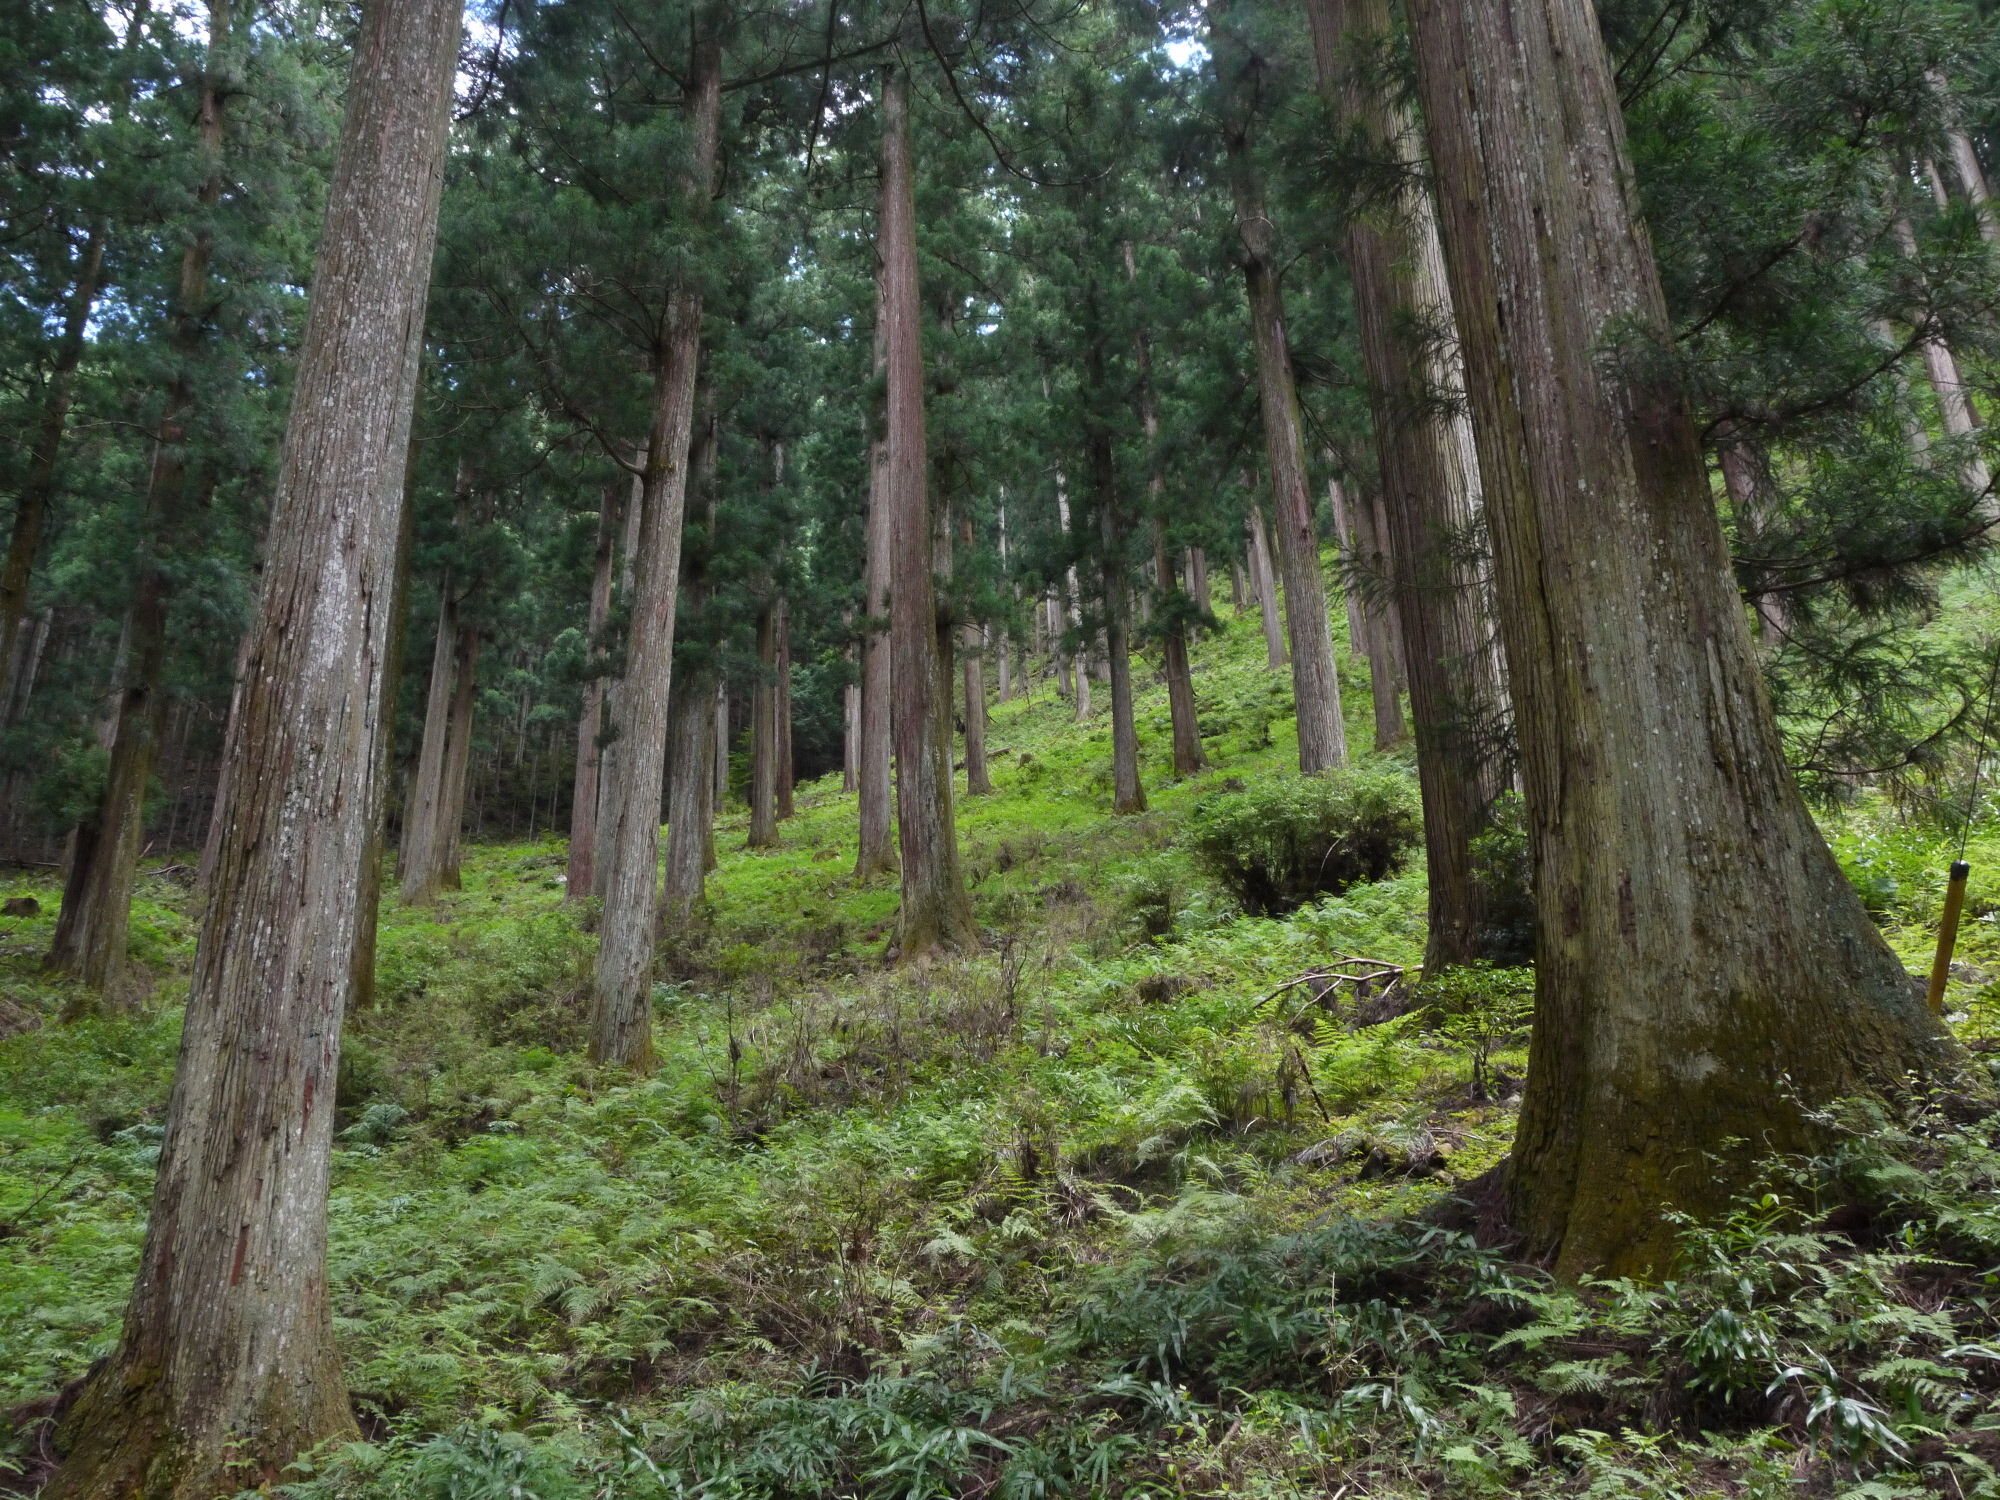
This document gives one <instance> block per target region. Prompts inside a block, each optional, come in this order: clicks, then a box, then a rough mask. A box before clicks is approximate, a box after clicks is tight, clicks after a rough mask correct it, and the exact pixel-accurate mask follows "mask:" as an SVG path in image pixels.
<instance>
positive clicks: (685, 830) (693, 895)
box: [660, 671, 715, 935]
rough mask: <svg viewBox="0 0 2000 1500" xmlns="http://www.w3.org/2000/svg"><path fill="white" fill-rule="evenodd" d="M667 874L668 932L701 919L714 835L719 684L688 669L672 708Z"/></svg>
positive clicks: (663, 908) (663, 919) (664, 906)
mask: <svg viewBox="0 0 2000 1500" xmlns="http://www.w3.org/2000/svg"><path fill="white" fill-rule="evenodd" d="M667 726H668V727H667V737H668V740H669V741H670V745H669V754H668V764H669V766H670V767H671V768H672V773H671V775H670V776H669V778H668V782H667V874H666V881H665V884H664V887H663V889H662V891H661V893H660V926H661V928H662V929H663V930H664V931H665V932H666V933H668V934H669V935H672V934H676V933H683V932H686V931H687V930H688V929H689V928H691V927H693V926H694V925H695V924H696V923H697V922H699V921H700V920H701V915H702V911H703V902H704V900H705V898H706V895H707V884H708V871H709V865H710V860H709V851H710V848H711V847H712V845H713V844H714V840H715V684H714V682H713V681H712V680H711V677H710V674H709V673H708V672H706V671H703V672H692V673H689V674H688V676H687V678H686V680H685V686H684V687H683V688H682V690H681V691H680V692H677V693H675V694H674V696H673V702H672V703H671V705H670V706H669V708H668V711H667Z"/></svg>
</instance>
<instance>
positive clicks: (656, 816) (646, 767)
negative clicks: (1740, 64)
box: [590, 37, 722, 1073]
mask: <svg viewBox="0 0 2000 1500" xmlns="http://www.w3.org/2000/svg"><path fill="white" fill-rule="evenodd" d="M692 51H693V56H692V60H691V67H690V69H689V75H688V85H687V111H688V127H689V131H688V133H689V136H690V141H691V152H690V156H691V159H690V161H689V163H688V166H687V169H686V171H685V174H684V176H683V180H682V193H683V198H684V201H685V203H686V204H687V206H688V209H689V211H690V213H691V214H694V215H700V214H702V213H704V212H705V211H706V208H707V204H708V199H709V195H710V191H711V183H712V181H713V178H714V173H715V152H716V137H717V133H718V130H719V128H720V124H721V106H722V53H721V48H720V46H719V44H718V43H716V42H715V41H714V39H713V38H709V37H701V38H697V39H696V40H695V42H694V44H693V48H692ZM700 353H701V294H700V292H699V291H697V290H696V289H695V288H694V287H693V286H690V285H686V284H681V285H677V286H675V287H674V288H673V289H672V290H671V291H670V292H669V293H668V297H667V308H666V313H665V316H664V318H663V320H662V326H661V328H660V331H659V345H658V347H657V349H656V350H655V352H654V367H653V430H652V434H651V436H650V438H649V439H648V441H647V444H646V467H645V485H644V488H643V490H642V492H641V495H640V501H639V503H640V521H639V546H638V553H637V565H636V567H635V569H634V579H633V597H632V625H631V634H630V636H629V638H628V642H627V645H626V652H625V660H626V670H625V683H624V688H623V691H622V692H621V693H620V695H619V725H618V738H619V741H620V745H619V754H618V770H617V785H616V786H615V787H614V788H613V792H614V795H613V798H612V804H611V816H610V819H609V821H608V824H607V826H606V827H605V829H604V830H603V840H602V847H601V850H600V854H601V857H602V858H603V859H604V860H605V861H606V862H607V864H608V869H607V872H606V879H605V886H604V915H603V917H602V919H601V920H600V922H599V924H598V933H599V936H598V946H597V969H596V973H595V976H594V978H593V982H592V986H591V1018H590V1058H591V1060H592V1061H593V1062H600V1063H609V1064H613V1065H616V1066H619V1067H624V1068H629V1069H632V1070H633V1071H635V1072H641V1073H643V1072H649V1071H651V1069H652V1066H653V1009H652V993H653V985H652V969H653V941H654V933H655V930H656V925H657V924H656V917H657V912H658V903H659V857H660V800H661V793H662V790H663V784H664V780H665V775H666V754H667V698H668V693H669V689H670V687H671V679H672V676H673V664H674V609H675V606H676V604H677V603H678V600H679V596H680V556H681V518H682V510H683V507H684V506H685V504H686V501H687V475H688V440H689V438H690V437H691V436H692V435H693V432H694V408H695V400H694V397H695V379H696V375H697V374H698V369H697V366H698V364H699V359H700Z"/></svg>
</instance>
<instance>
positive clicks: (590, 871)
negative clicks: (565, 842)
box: [564, 484, 618, 901]
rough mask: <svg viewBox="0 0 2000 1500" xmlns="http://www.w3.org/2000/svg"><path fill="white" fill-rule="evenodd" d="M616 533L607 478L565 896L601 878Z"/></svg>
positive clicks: (593, 578) (613, 490) (614, 496)
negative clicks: (607, 631)
mask: <svg viewBox="0 0 2000 1500" xmlns="http://www.w3.org/2000/svg"><path fill="white" fill-rule="evenodd" d="M617 536H618V487H617V486H616V485H614V484H607V485H606V486H605V487H604V494H603V498H602V499H601V500H600V501H599V502H598V506H597V555H596V559H595V566H594V567H593V569H592V571H591V575H590V620H589V626H588V634H587V635H586V636H585V642H584V664H585V666H584V670H585V671H586V672H587V673H588V674H589V675H588V677H587V678H586V679H585V681H584V684H583V712H582V713H580V714H579V715H578V716H577V721H576V780H575V782H574V783H573V788H572V791H571V793H570V805H569V869H568V871H567V879H566V881H565V893H564V899H565V900H567V901H581V900H583V899H584V897H586V896H588V895H589V894H590V892H591V887H592V886H593V885H594V884H595V883H596V879H597V774H598V766H599V762H600V760H601V758H602V755H601V748H602V747H601V746H600V743H599V742H600V741H601V740H602V739H603V738H604V676H603V669H602V659H603V657H602V653H603V650H604V622H605V621H606V620H607V619H608V618H609V617H610V615H611V560H612V552H613V549H614V544H615V542H616V539H617Z"/></svg>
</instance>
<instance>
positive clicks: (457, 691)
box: [434, 624, 479, 891]
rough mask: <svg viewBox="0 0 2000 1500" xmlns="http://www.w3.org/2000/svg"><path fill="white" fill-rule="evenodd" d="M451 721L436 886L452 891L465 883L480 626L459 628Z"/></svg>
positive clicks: (439, 819) (447, 733)
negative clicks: (462, 849)
mask: <svg viewBox="0 0 2000 1500" xmlns="http://www.w3.org/2000/svg"><path fill="white" fill-rule="evenodd" d="M452 657H453V661H452V694H451V722H450V724H449V725H448V726H447V727H446V730H445V749H444V784H443V786H442V788H441V789H440V791H439V794H438V813H437V828H436V830H435V833H434V839H435V845H434V847H435V848H436V850H437V865H436V871H437V877H436V878H437V883H438V886H439V887H440V888H441V889H443V890H447V891H455V890H458V889H459V888H460V886H461V885H463V884H464V882H463V881H462V880H461V879H460V878H459V873H458V842H459V835H460V832H461V830H462V829H463V828H464V826H465V772H466V768H467V766H468V765H470V764H471V760H472V720H473V714H474V711H475V710H476V708H477V707H478V704H479V627H478V626H477V625H463V624H462V625H460V626H459V627H458V641H457V644H456V645H455V646H454V647H453V651H452Z"/></svg>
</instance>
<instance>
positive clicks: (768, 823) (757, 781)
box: [746, 600, 778, 849]
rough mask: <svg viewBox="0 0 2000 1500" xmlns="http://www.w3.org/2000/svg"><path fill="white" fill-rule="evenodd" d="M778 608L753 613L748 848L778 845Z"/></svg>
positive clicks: (769, 605)
mask: <svg viewBox="0 0 2000 1500" xmlns="http://www.w3.org/2000/svg"><path fill="white" fill-rule="evenodd" d="M777 674H778V606H777V603H776V601H774V600H766V601H765V604H764V607H763V608H762V609H761V610H759V611H758V612H757V680H756V681H755V682H754V683H753V684H751V688H750V837H749V839H748V840H747V841H746V842H747V844H748V846H749V847H750V848H752V849H770V848H774V847H775V846H776V845H777V842H778V682H777Z"/></svg>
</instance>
